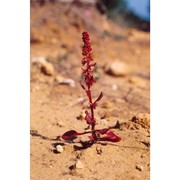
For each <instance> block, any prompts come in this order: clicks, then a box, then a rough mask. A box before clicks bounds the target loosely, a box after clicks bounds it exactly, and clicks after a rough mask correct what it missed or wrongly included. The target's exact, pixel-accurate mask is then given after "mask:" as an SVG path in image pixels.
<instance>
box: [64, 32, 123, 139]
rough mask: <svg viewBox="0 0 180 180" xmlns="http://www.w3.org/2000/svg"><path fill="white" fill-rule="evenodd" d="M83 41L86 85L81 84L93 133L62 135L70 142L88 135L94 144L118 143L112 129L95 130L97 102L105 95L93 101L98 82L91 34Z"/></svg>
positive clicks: (68, 133)
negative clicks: (95, 74) (95, 84)
mask: <svg viewBox="0 0 180 180" xmlns="http://www.w3.org/2000/svg"><path fill="white" fill-rule="evenodd" d="M82 40H83V43H84V46H83V49H82V55H83V58H82V75H83V77H84V84H83V83H82V82H80V84H81V86H82V88H83V89H84V90H85V92H86V95H87V97H88V100H89V107H90V112H88V111H87V110H86V111H85V114H86V116H85V120H86V123H87V124H88V125H90V126H91V131H85V132H82V133H78V132H76V131H75V130H70V131H67V132H66V133H64V134H63V135H62V138H63V139H64V140H70V139H73V138H76V137H77V136H79V135H83V134H88V133H90V134H91V135H90V136H89V139H90V140H91V141H92V142H95V141H111V142H118V141H120V140H121V138H120V137H118V136H117V135H116V134H114V133H113V132H112V131H110V129H111V127H108V128H104V129H98V130H96V129H95V126H96V119H95V118H94V109H96V106H97V102H98V101H100V100H101V98H102V97H103V93H102V92H101V93H100V94H99V96H98V98H97V99H96V100H95V101H93V100H92V93H91V87H92V85H93V84H94V83H95V82H96V80H95V79H94V77H93V72H94V67H95V66H96V63H94V60H93V58H92V48H91V43H90V38H89V34H88V33H87V32H83V33H82Z"/></svg>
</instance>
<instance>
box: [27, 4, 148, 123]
mask: <svg viewBox="0 0 180 180" xmlns="http://www.w3.org/2000/svg"><path fill="white" fill-rule="evenodd" d="M30 2H31V3H30V13H31V14H30V18H31V19H30V47H31V51H30V59H31V93H32V94H31V99H33V98H34V99H35V101H34V103H35V104H36V98H37V97H38V98H40V97H41V95H42V96H45V91H47V96H48V97H49V98H50V99H54V100H56V101H57V102H59V101H58V99H61V95H60V92H61V93H64V94H66V95H67V96H66V97H65V98H63V103H65V101H67V103H70V102H71V100H70V99H71V98H72V97H71V95H72V94H73V95H74V96H75V97H74V98H77V97H78V96H81V95H80V94H82V96H83V98H84V92H83V91H82V89H81V87H80V86H79V80H80V79H81V59H82V54H81V53H82V45H83V43H82V32H83V31H88V33H89V35H90V39H91V45H92V49H93V58H94V60H95V61H96V62H97V66H96V69H95V78H96V79H98V83H96V84H95V86H94V87H93V88H94V89H95V91H94V93H95V96H96V95H98V93H99V89H102V87H103V92H104V93H105V94H106V95H105V97H104V98H110V99H111V98H117V97H119V98H123V99H124V100H123V101H122V102H124V101H125V102H126V103H125V104H123V105H122V106H121V103H120V104H119V103H118V102H117V105H116V107H119V106H120V107H119V109H118V113H120V116H121V118H122V119H124V120H127V119H128V118H130V117H131V116H132V115H133V114H134V113H135V112H142V111H143V112H150V108H149V88H150V83H149V82H150V54H149V53H150V1H149V0H46V1H45V0H31V1H30ZM63 85H65V86H63ZM74 87H76V88H74ZM42 89H43V91H42ZM96 90H97V91H96ZM37 93H38V96H37ZM40 93H41V94H40ZM126 96H128V98H127V97H126ZM70 97H71V98H70ZM69 98H70V99H69ZM50 99H49V100H48V102H49V103H50ZM31 104H32V108H33V102H32V103H31ZM63 105H64V104H63ZM124 108H126V110H125V109H124ZM35 115H36V116H37V113H36V114H35Z"/></svg>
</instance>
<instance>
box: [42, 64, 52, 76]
mask: <svg viewBox="0 0 180 180" xmlns="http://www.w3.org/2000/svg"><path fill="white" fill-rule="evenodd" d="M41 70H42V72H43V73H44V74H46V75H49V76H52V75H53V74H54V66H53V65H52V64H51V63H50V62H46V63H43V64H42V68H41Z"/></svg>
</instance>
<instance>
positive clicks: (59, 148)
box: [56, 145, 63, 153]
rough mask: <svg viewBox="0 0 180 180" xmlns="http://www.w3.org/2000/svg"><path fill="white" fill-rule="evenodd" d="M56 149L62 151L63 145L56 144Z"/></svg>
mask: <svg viewBox="0 0 180 180" xmlns="http://www.w3.org/2000/svg"><path fill="white" fill-rule="evenodd" d="M56 150H57V152H60V153H62V152H63V146H61V145H57V146H56Z"/></svg>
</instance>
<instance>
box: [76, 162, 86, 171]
mask: <svg viewBox="0 0 180 180" xmlns="http://www.w3.org/2000/svg"><path fill="white" fill-rule="evenodd" d="M76 168H77V169H83V168H84V164H83V163H82V162H81V161H80V160H78V161H77V163H76Z"/></svg>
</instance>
